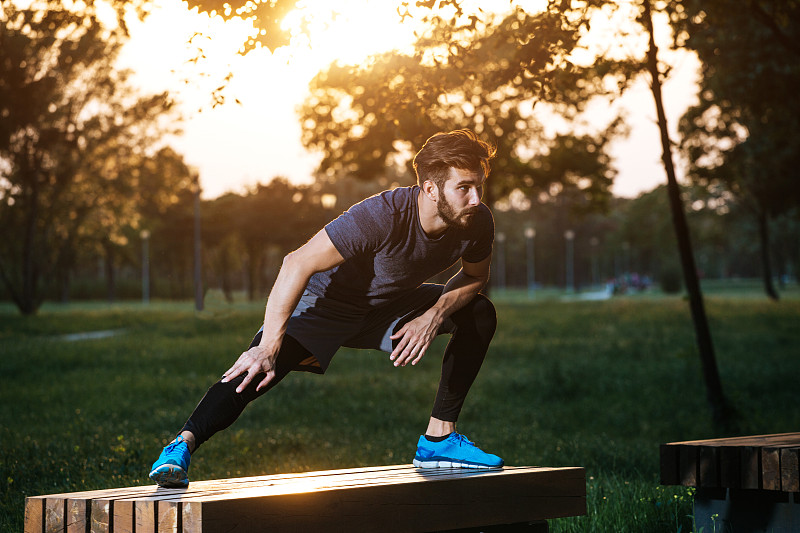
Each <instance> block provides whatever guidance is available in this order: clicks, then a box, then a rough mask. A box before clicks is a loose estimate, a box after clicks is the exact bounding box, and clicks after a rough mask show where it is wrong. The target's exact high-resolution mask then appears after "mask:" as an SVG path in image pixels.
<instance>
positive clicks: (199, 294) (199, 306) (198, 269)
mask: <svg viewBox="0 0 800 533" xmlns="http://www.w3.org/2000/svg"><path fill="white" fill-rule="evenodd" d="M192 192H193V193H194V308H195V310H197V311H202V310H203V271H202V264H201V255H202V254H201V251H202V250H201V242H200V192H201V189H200V176H199V175H198V174H195V175H194V182H193V183H192Z"/></svg>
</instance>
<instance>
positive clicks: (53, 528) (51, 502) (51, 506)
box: [44, 498, 66, 533]
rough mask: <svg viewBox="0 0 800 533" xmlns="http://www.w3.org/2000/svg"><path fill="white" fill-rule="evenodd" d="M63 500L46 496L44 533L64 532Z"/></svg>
mask: <svg viewBox="0 0 800 533" xmlns="http://www.w3.org/2000/svg"><path fill="white" fill-rule="evenodd" d="M64 510H65V505H64V500H60V499H57V498H56V499H54V498H47V500H45V503H44V531H45V533H64V532H65V531H66V525H65V524H64V514H65V513H64Z"/></svg>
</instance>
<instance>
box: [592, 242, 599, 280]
mask: <svg viewBox="0 0 800 533" xmlns="http://www.w3.org/2000/svg"><path fill="white" fill-rule="evenodd" d="M589 244H590V245H591V246H592V285H596V284H597V282H598V279H599V278H600V274H599V272H598V270H597V245H598V244H600V239H598V238H597V237H592V238H591V239H589Z"/></svg>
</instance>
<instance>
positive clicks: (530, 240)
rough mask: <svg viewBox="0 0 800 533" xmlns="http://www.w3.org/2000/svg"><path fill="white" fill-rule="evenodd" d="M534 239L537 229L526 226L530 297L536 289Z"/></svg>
mask: <svg viewBox="0 0 800 533" xmlns="http://www.w3.org/2000/svg"><path fill="white" fill-rule="evenodd" d="M534 239H536V230H535V229H533V228H532V227H531V226H528V227H526V228H525V245H526V252H527V253H526V255H527V260H528V298H533V293H534V290H535V289H536V277H535V274H536V270H535V268H536V266H535V264H534V260H535V256H534V246H533V245H534Z"/></svg>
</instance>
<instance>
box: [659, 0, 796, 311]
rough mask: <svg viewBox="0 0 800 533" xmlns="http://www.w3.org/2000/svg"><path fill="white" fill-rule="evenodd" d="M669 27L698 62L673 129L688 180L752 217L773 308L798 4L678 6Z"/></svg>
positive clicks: (792, 128) (788, 204)
mask: <svg viewBox="0 0 800 533" xmlns="http://www.w3.org/2000/svg"><path fill="white" fill-rule="evenodd" d="M678 8H679V9H678ZM671 20H672V24H673V26H674V27H675V30H676V37H677V41H678V44H679V45H681V46H684V47H686V48H688V49H691V50H693V51H695V52H696V53H697V55H698V57H699V58H700V61H701V62H702V78H701V90H700V95H701V98H700V101H699V102H698V104H697V105H695V106H694V107H692V108H690V109H689V111H688V112H687V113H686V115H685V116H684V118H683V119H682V121H681V130H682V133H683V135H684V138H683V141H682V148H683V150H684V152H685V153H686V154H687V156H688V159H689V161H690V164H691V171H692V177H693V178H694V179H695V181H697V182H698V183H700V184H702V185H704V186H705V187H706V188H708V189H709V190H710V191H715V190H716V191H719V192H718V194H717V199H718V201H721V202H724V201H726V200H727V199H729V198H730V197H731V196H733V197H736V198H738V199H739V204H740V205H741V206H743V207H746V208H748V209H750V210H751V211H752V212H753V215H754V217H755V218H756V219H757V220H758V221H759V224H760V225H761V232H760V233H761V235H760V237H759V240H760V242H761V246H762V248H763V249H764V251H763V256H764V259H765V261H764V267H763V272H764V278H765V285H766V290H767V292H768V294H770V295H771V296H773V297H775V298H777V293H775V291H774V288H772V286H771V281H770V280H771V276H772V272H771V265H770V263H769V256H770V252H769V233H768V221H769V219H771V218H774V217H776V216H779V215H781V214H783V213H786V212H787V211H790V210H791V209H793V208H796V207H798V206H799V205H800V185H798V181H797V168H798V166H799V165H800V141H798V139H797V137H796V135H795V134H794V132H796V131H797V130H798V127H800V118H798V117H800V101H798V99H797V97H796V93H797V86H798V84H799V83H800V48H798V47H797V44H796V43H797V40H798V37H800V3H798V2H796V1H788V2H787V1H775V0H763V1H754V0H751V1H747V2H744V5H743V6H742V3H741V2H733V1H729V0H716V1H713V2H707V1H703V2H698V1H694V0H684V1H683V2H679V3H676V4H675V6H673V9H672V10H671Z"/></svg>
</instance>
